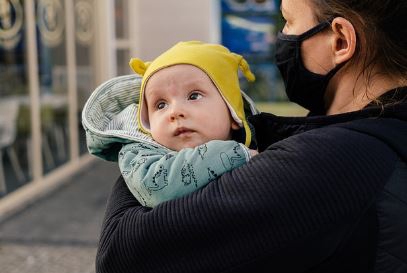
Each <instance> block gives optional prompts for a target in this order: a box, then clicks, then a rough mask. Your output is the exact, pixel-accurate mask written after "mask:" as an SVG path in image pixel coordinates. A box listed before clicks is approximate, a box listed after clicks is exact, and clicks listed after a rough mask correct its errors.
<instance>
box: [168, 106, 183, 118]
mask: <svg viewBox="0 0 407 273" xmlns="http://www.w3.org/2000/svg"><path fill="white" fill-rule="evenodd" d="M179 118H185V110H184V109H182V107H180V106H175V107H172V109H171V114H170V119H171V120H176V119H179Z"/></svg>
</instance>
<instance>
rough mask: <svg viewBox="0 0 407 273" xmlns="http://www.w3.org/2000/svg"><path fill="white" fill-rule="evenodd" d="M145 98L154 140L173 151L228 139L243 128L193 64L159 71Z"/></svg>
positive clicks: (215, 90) (149, 81)
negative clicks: (233, 132)
mask: <svg viewBox="0 0 407 273" xmlns="http://www.w3.org/2000/svg"><path fill="white" fill-rule="evenodd" d="M144 97H145V100H146V105H147V109H148V119H149V123H150V132H151V134H152V137H153V138H154V140H155V141H157V142H158V143H160V144H162V145H164V146H166V147H168V148H170V149H171V150H175V151H179V150H181V149H182V148H192V147H196V146H198V145H200V144H203V143H206V142H208V141H210V140H215V139H217V140H227V139H230V137H231V130H232V129H238V128H239V127H238V125H237V124H236V122H234V120H233V119H232V117H231V115H230V112H229V108H228V107H227V105H226V103H225V101H224V100H223V98H222V96H221V95H220V93H219V91H218V89H217V88H216V86H215V85H214V84H213V83H212V81H211V80H210V78H209V77H208V76H207V75H206V73H205V72H203V71H202V70H200V69H199V68H197V67H195V66H192V65H184V64H182V65H174V66H170V67H167V68H164V69H162V70H159V71H158V72H156V73H155V74H153V75H152V76H151V77H150V79H149V80H148V82H147V85H146V88H145V93H144Z"/></svg>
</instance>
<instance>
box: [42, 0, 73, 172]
mask: <svg viewBox="0 0 407 273" xmlns="http://www.w3.org/2000/svg"><path fill="white" fill-rule="evenodd" d="M64 15H65V14H64V7H63V1H62V0H38V1H36V17H37V18H36V19H37V29H38V32H39V35H38V36H37V39H38V65H39V80H40V96H41V97H40V104H41V105H40V107H41V127H42V128H41V130H42V156H43V162H44V166H43V169H44V172H45V173H47V172H49V171H51V170H52V169H54V168H56V167H57V166H59V165H61V164H63V163H64V162H66V161H67V160H68V154H69V152H68V151H69V139H68V137H69V132H68V128H69V127H68V101H67V89H68V88H67V78H68V77H67V72H68V71H67V63H66V47H65V19H64V18H65V16H64Z"/></svg>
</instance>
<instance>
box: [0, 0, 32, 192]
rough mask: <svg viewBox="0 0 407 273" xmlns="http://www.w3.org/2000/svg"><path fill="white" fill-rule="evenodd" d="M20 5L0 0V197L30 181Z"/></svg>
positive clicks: (25, 71) (28, 118) (22, 29)
mask: <svg viewBox="0 0 407 273" xmlns="http://www.w3.org/2000/svg"><path fill="white" fill-rule="evenodd" d="M24 26H25V22H24V5H23V3H22V1H20V0H9V1H4V0H0V83H1V84H0V197H1V196H3V195H5V194H7V193H9V192H11V191H13V190H15V189H16V188H18V187H20V186H22V185H23V184H25V183H26V182H27V181H29V180H31V174H30V164H29V163H30V160H29V155H30V154H31V150H30V139H31V124H30V114H29V113H30V101H29V85H28V78H27V75H28V72H27V68H28V65H27V48H26V42H25V40H24V39H25V28H24Z"/></svg>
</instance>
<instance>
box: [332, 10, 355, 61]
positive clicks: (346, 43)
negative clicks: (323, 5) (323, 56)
mask: <svg viewBox="0 0 407 273" xmlns="http://www.w3.org/2000/svg"><path fill="white" fill-rule="evenodd" d="M331 26H332V31H333V32H334V40H333V43H332V52H333V54H334V61H335V63H336V64H340V63H343V62H346V61H347V60H349V59H350V58H352V56H353V54H354V53H355V49H356V31H355V28H354V27H353V25H352V24H351V22H349V21H348V20H346V19H345V18H342V17H336V18H335V19H334V20H333V21H332V24H331Z"/></svg>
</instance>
